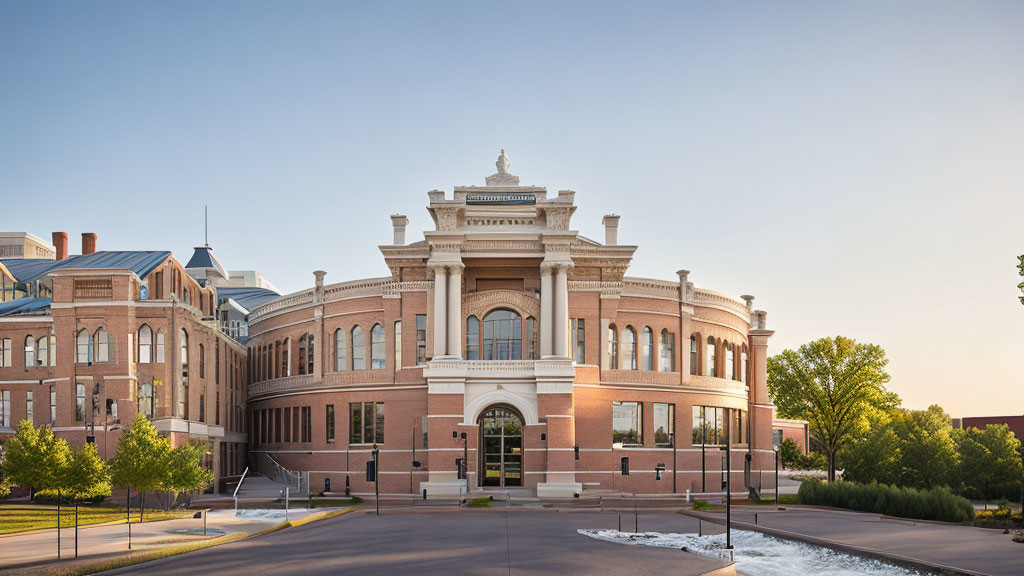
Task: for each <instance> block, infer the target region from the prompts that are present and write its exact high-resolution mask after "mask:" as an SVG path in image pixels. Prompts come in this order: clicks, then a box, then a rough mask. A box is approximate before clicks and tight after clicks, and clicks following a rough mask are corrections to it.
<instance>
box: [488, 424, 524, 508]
mask: <svg viewBox="0 0 1024 576" xmlns="http://www.w3.org/2000/svg"><path fill="white" fill-rule="evenodd" d="M480 451H481V453H482V454H483V458H482V459H481V460H480V471H479V472H480V485H481V486H500V487H502V488H505V487H508V486H522V485H523V419H522V417H521V416H519V414H518V413H517V412H516V411H515V410H514V409H512V408H511V407H509V406H502V405H499V406H494V407H492V408H489V409H488V410H487V411H486V412H484V413H483V414H482V415H481V416H480Z"/></svg>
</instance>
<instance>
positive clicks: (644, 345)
mask: <svg viewBox="0 0 1024 576" xmlns="http://www.w3.org/2000/svg"><path fill="white" fill-rule="evenodd" d="M640 354H641V356H640V359H641V363H640V366H641V370H647V371H651V370H654V332H653V331H652V330H651V327H650V326H644V328H643V330H641V331H640Z"/></svg>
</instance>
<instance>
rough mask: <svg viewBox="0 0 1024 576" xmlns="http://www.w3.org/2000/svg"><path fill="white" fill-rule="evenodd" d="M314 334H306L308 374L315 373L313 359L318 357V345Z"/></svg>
mask: <svg viewBox="0 0 1024 576" xmlns="http://www.w3.org/2000/svg"><path fill="white" fill-rule="evenodd" d="M313 338H315V336H314V335H313V334H306V374H312V373H313V360H314V359H315V358H316V352H315V350H316V346H314V344H315V342H314V341H313Z"/></svg>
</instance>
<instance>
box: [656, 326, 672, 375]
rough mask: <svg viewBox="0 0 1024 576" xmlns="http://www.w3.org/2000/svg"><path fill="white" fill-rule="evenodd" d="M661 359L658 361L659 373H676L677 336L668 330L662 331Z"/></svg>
mask: <svg viewBox="0 0 1024 576" xmlns="http://www.w3.org/2000/svg"><path fill="white" fill-rule="evenodd" d="M660 354H661V357H660V358H659V359H658V371H659V372H675V371H676V335H675V334H673V333H671V332H669V331H668V329H667V328H664V329H662V331H661V350H660Z"/></svg>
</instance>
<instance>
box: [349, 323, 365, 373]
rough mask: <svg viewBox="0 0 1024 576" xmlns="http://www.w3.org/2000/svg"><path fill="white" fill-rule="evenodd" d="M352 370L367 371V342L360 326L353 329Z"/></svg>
mask: <svg viewBox="0 0 1024 576" xmlns="http://www.w3.org/2000/svg"><path fill="white" fill-rule="evenodd" d="M352 369H353V370H366V340H365V339H364V338H363V327H362V326H359V325H356V326H353V327H352Z"/></svg>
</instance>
